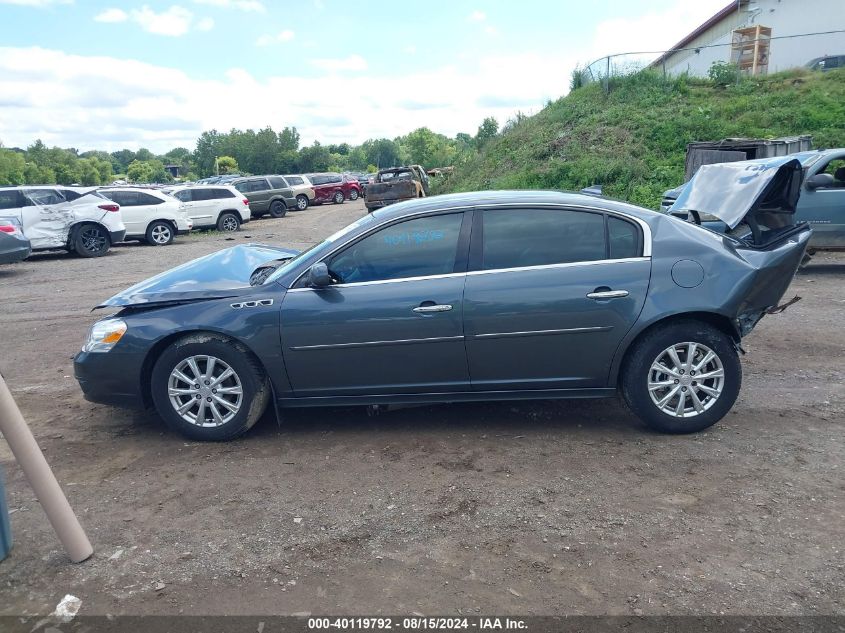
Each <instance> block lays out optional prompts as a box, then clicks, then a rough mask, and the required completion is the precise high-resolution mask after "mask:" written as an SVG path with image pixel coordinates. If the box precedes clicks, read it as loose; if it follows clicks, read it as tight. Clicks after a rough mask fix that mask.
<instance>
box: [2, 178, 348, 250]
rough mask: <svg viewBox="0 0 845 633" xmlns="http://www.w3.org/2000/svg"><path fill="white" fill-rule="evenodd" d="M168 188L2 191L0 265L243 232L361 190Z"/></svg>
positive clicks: (338, 182) (255, 185) (316, 186)
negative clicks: (256, 221) (210, 232)
mask: <svg viewBox="0 0 845 633" xmlns="http://www.w3.org/2000/svg"><path fill="white" fill-rule="evenodd" d="M224 179H225V182H226V183H227V184H221V183H220V182H217V183H215V182H210V181H211V180H212V179H206V181H204V182H197V183H190V184H183V185H178V186H170V187H152V186H150V187H143V186H133V185H110V186H106V187H100V188H97V187H65V186H59V185H44V186H25V187H3V188H0V233H2V238H0V239H2V242H0V263H9V262H13V261H19V260H21V259H25V258H26V257H28V256H29V255H30V253H31V252H32V251H42V250H55V249H65V250H68V251H70V252H75V253H77V254H78V255H80V256H83V257H99V256H101V255H105V254H106V253H107V252H108V251H109V249H110V248H111V245H112V244H115V243H117V242H122V241H125V240H138V241H145V242H147V243H148V244H152V245H154V246H166V245H168V244H170V243H172V242H173V240H174V238H175V237H176V236H177V235H182V234H185V233H188V232H190V231H191V230H193V229H217V230H218V231H237V230H239V229H240V228H241V225H243V224H244V223H246V222H249V221H250V220H251V219H252V218H259V217H261V216H263V215H267V214H269V215H270V216H271V217H274V218H281V217H284V216H285V214H286V213H287V212H288V210H294V209H295V210H299V211H303V210H305V209H307V208H308V207H309V206H310V205H311V204H322V203H324V202H334V203H335V204H340V203H343V202H344V201H345V200H347V199H348V200H356V199H358V198H359V197H360V196H361V186H360V185H359V183H358V181H357V180H356V179H354V178H352V177H348V176H346V175H343V174H307V175H305V174H290V175H286V176H281V175H268V176H236V177H231V178H229V177H220V178H219V179H218V180H219V181H224Z"/></svg>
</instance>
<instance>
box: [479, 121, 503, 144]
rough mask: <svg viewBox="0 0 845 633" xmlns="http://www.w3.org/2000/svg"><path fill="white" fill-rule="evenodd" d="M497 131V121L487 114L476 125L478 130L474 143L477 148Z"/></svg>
mask: <svg viewBox="0 0 845 633" xmlns="http://www.w3.org/2000/svg"><path fill="white" fill-rule="evenodd" d="M498 132H499V122H498V121H497V120H496V119H494V118H493V117H491V116H489V117H487V118H486V119H484V120H483V121H482V122H481V125H479V126H478V132H477V133H476V135H475V145H476V147H478V149H479V150H481V149H483V148H484V146H485V145H487V143H488V142H489V141H490V139H492V138H493V137H494V136H496V134H497V133H498Z"/></svg>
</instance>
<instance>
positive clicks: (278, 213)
mask: <svg viewBox="0 0 845 633" xmlns="http://www.w3.org/2000/svg"><path fill="white" fill-rule="evenodd" d="M287 212H288V208H287V207H286V206H285V203H284V202H282V201H281V200H273V203H272V204H271V205H270V216H271V217H274V218H283V217H285V214H286V213H287Z"/></svg>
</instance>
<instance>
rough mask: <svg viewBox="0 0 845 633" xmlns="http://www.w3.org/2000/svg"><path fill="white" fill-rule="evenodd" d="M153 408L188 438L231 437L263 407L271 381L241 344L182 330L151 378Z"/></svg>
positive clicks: (166, 350) (258, 416)
mask: <svg viewBox="0 0 845 633" xmlns="http://www.w3.org/2000/svg"><path fill="white" fill-rule="evenodd" d="M150 388H151V391H152V397H153V403H154V404H155V408H156V411H158V414H159V415H160V416H161V417H162V418H163V419H164V421H165V422H166V423H167V425H168V426H169V427H170V428H171V429H173V430H174V431H177V432H178V433H181V434H182V435H184V436H186V437H188V438H190V439H193V440H208V441H224V440H231V439H233V438H235V437H237V436H239V435H241V434H243V433H245V432H246V431H247V430H248V429H249V428H250V427H252V426H253V425H254V424H255V423H256V422H257V421H258V419H259V418H260V417H261V415H262V414H263V413H264V410H265V409H266V407H267V403H268V401H269V399H270V383H269V381H268V380H267V377H266V375H265V374H264V371H263V370H262V368H261V366H260V365H259V363H258V361H257V360H256V359H255V358H254V357H253V356H252V355H251V354H250V353H249V351H248V350H247V349H246V348H244V347H242V346H241V345H239V344H237V343H234V342H232V341H230V340H228V339H226V338H224V337H221V336H219V335H215V334H194V335H190V336H186V337H184V338H182V339H180V340H178V341H176V342H175V343H173V344H172V345H171V346H170V347H168V348H167V349H165V350H164V352H163V353H162V355H161V356H160V357H159V359H158V361H156V364H155V367H154V368H153V373H152V379H151V381H150Z"/></svg>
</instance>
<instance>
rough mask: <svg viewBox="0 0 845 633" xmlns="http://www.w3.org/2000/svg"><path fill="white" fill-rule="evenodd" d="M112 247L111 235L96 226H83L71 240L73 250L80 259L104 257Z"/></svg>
mask: <svg viewBox="0 0 845 633" xmlns="http://www.w3.org/2000/svg"><path fill="white" fill-rule="evenodd" d="M110 246H111V239H110V238H109V234H108V233H107V232H106V230H105V229H104V228H103V227H101V226H97V225H96V224H83V225H82V226H81V227H79V228H78V229H77V230H76V233H75V234H74V236H73V239H72V240H71V248H72V249H73V251H74V252H75V253H76V254H77V255H79V256H80V257H102V256H103V255H105V254H106V253H108V252H109V247H110Z"/></svg>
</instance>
